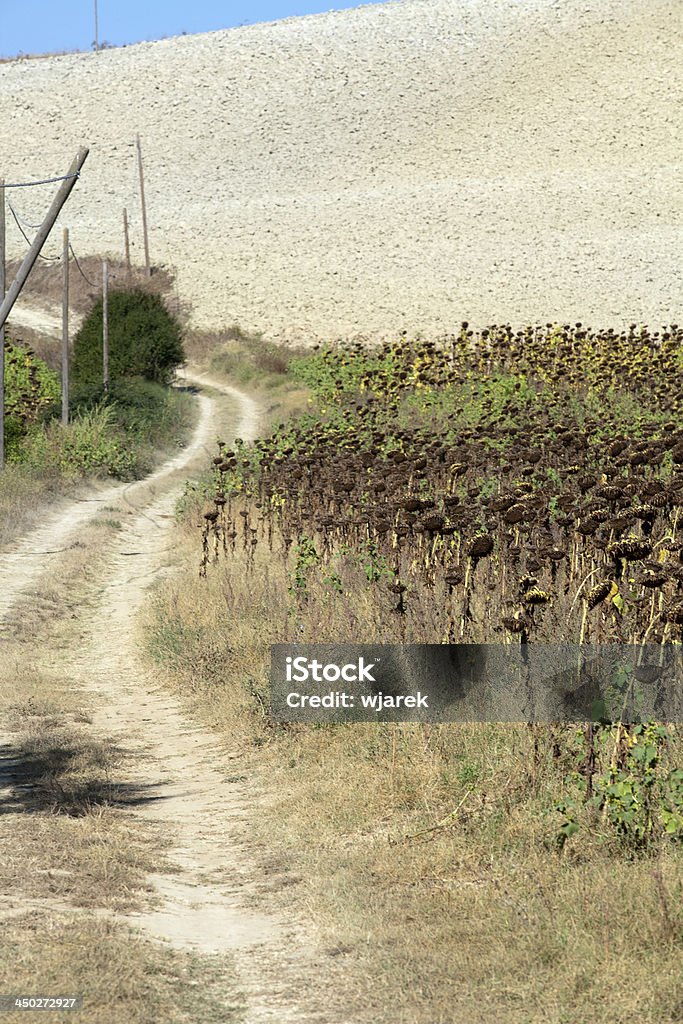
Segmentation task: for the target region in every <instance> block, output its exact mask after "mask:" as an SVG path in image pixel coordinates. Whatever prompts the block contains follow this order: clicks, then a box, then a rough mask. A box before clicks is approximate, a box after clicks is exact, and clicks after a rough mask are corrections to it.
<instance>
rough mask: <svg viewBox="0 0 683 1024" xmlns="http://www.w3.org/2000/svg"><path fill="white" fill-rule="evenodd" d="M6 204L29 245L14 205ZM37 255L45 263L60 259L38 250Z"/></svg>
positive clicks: (57, 261) (28, 239)
mask: <svg viewBox="0 0 683 1024" xmlns="http://www.w3.org/2000/svg"><path fill="white" fill-rule="evenodd" d="M72 177H73V175H72ZM7 205H8V206H9V209H10V213H11V214H12V216H13V217H14V221H15V223H16V225H17V227H18V228H19V230H20V231H21V233H22V235H23V236H24V240H25V241H26V243H27V244H28V245H31V239H30V238H29V237H28V235H27V234H26V232H25V231H24V229H23V228H22V226H21V221H20V220H19V217H18V216H17V214H16V211H15V209H14V207H13V206H12V204H11V203H10V202H9V200H8V201H7ZM30 226H31V225H29V227H30ZM38 256H39V257H40V259H41V260H45V262H46V263H59V259H60V257H59V256H43V254H42V253H40V252H39V253H38Z"/></svg>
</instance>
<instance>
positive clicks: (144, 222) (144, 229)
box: [135, 135, 152, 277]
mask: <svg viewBox="0 0 683 1024" xmlns="http://www.w3.org/2000/svg"><path fill="white" fill-rule="evenodd" d="M135 145H136V147H137V151H138V171H139V173H140V203H141V205H142V235H143V239H144V243H145V273H146V274H147V277H151V276H152V268H151V266H150V263H149V238H148V237H147V208H146V206H145V179H144V175H143V173H142V147H141V146H140V136H139V135H136V136H135Z"/></svg>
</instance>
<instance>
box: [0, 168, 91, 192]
mask: <svg viewBox="0 0 683 1024" xmlns="http://www.w3.org/2000/svg"><path fill="white" fill-rule="evenodd" d="M80 176H81V175H80V173H79V172H78V171H76V173H75V174H61V175H60V176H59V177H57V178H42V179H41V180H40V181H19V182H13V183H12V184H10V185H3V188H33V186H34V185H51V184H52V182H53V181H68V180H69V179H70V178H80Z"/></svg>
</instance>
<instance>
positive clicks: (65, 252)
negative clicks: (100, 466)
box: [62, 228, 69, 426]
mask: <svg viewBox="0 0 683 1024" xmlns="http://www.w3.org/2000/svg"><path fill="white" fill-rule="evenodd" d="M62 237H63V247H62V423H63V424H64V426H66V425H67V423H68V422H69V229H68V228H64V234H63V236H62Z"/></svg>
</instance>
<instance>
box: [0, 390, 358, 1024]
mask: <svg viewBox="0 0 683 1024" xmlns="http://www.w3.org/2000/svg"><path fill="white" fill-rule="evenodd" d="M180 377H181V380H182V381H184V382H185V383H187V384H199V385H200V386H202V387H211V388H213V389H215V390H216V391H218V392H220V393H221V394H223V395H224V396H226V397H227V398H229V399H230V400H232V401H233V402H234V403H236V405H237V408H238V410H239V412H238V414H237V415H236V416H234V417H233V426H232V429H231V430H229V431H228V430H224V429H222V431H221V432H222V433H223V434H224V435H225V436H226V437H227V436H238V435H239V436H241V437H243V438H244V439H245V440H247V439H250V438H253V437H254V436H255V433H256V429H257V420H258V410H257V407H256V404H255V403H254V402H253V401H252V400H251V399H250V398H249V397H248V396H246V395H244V394H242V393H241V392H239V391H237V390H236V389H234V388H230V387H227V386H226V385H223V384H221V383H220V382H218V381H216V380H214V379H212V378H210V377H208V376H207V375H201V376H200V375H197V374H196V373H194V372H193V371H191V370H187V371H185V372H184V373H183V374H182V375H180ZM198 402H199V404H200V418H199V423H198V425H197V427H196V429H195V431H194V435H193V438H192V441H191V443H190V444H189V445H188V446H187V448H186V449H185V450H184V451H182V452H180V453H179V454H178V455H177V456H175V457H174V458H172V459H170V460H168V462H166V463H165V464H164V465H163V466H162V467H161V468H160V469H159V470H157V471H156V472H155V473H154V474H152V475H151V476H150V477H148V478H147V479H145V480H143V481H140V482H139V483H136V484H134V485H116V486H112V487H107V488H105V489H103V490H102V491H100V492H99V493H98V494H97V496H96V497H95V498H91V499H87V500H83V501H75V502H71V503H69V504H68V505H66V507H64V508H62V509H61V510H60V511H58V512H57V513H55V514H54V515H52V516H51V517H50V518H49V519H48V520H47V521H46V522H45V523H44V525H43V526H42V527H40V528H39V529H38V530H35V531H33V533H32V534H31V535H30V536H28V537H26V538H25V539H24V540H22V541H21V542H20V543H19V544H18V545H17V546H16V547H15V548H14V550H13V551H11V552H9V553H8V554H5V555H3V556H2V561H1V562H0V588H1V597H0V628H2V626H3V625H4V626H5V628H7V625H8V621H9V620H10V617H11V614H12V610H13V608H14V607H15V606H16V605H17V603H18V602H19V601H20V599H21V598H23V597H26V596H30V595H31V594H32V593H35V592H36V591H37V590H39V588H40V585H41V577H43V575H44V574H45V573H47V572H50V573H54V572H57V571H58V570H59V558H58V554H59V550H60V549H64V548H66V547H68V546H69V544H70V543H73V542H74V540H75V539H77V536H78V532H79V530H80V529H81V528H82V526H83V525H85V524H86V523H87V522H88V521H89V519H91V518H93V517H94V516H95V515H96V514H97V512H98V511H99V510H100V508H101V506H102V504H119V505H120V504H122V503H125V504H126V505H127V506H128V508H129V509H132V510H133V514H132V515H130V516H129V517H128V521H127V522H125V523H124V525H123V528H122V529H121V531H120V532H119V534H118V535H117V537H116V538H115V540H114V541H113V542H112V544H111V548H110V551H109V553H108V555H107V557H106V564H105V568H104V569H103V570H102V572H101V573H100V574H99V578H98V580H97V583H96V587H97V593H98V594H99V595H100V596H99V598H98V599H96V600H94V601H86V602H85V604H84V605H83V607H82V608H81V610H80V612H79V618H80V622H79V623H78V627H79V632H80V643H79V645H78V648H77V649H71V650H69V651H67V652H64V650H60V652H59V658H60V670H61V671H63V672H64V673H66V674H67V675H68V676H69V677H70V678H73V679H74V681H75V682H76V684H77V685H79V686H82V687H83V688H84V690H85V691H86V692H89V693H91V694H95V695H96V696H97V698H98V699H97V701H96V705H97V710H96V711H95V713H94V714H93V728H94V729H95V730H96V731H97V732H100V733H105V734H106V735H109V736H112V737H114V739H115V741H116V742H117V743H118V744H119V745H120V747H121V748H123V749H124V750H125V751H126V752H127V754H128V755H129V756H128V763H127V765H126V770H127V775H128V777H129V779H130V781H137V782H138V783H139V784H140V785H142V786H143V787H145V788H146V789H147V790H148V791H149V792H150V793H152V794H153V797H152V798H151V799H150V800H149V801H147V802H144V803H143V804H142V805H141V806H140V807H138V808H136V814H138V815H139V816H140V817H141V818H143V819H144V820H146V821H150V822H153V823H155V824H157V825H161V826H162V828H163V830H164V832H166V833H167V834H168V835H169V836H170V837H171V839H172V844H173V845H172V848H171V849H170V850H169V852H168V856H169V858H170V860H171V861H172V862H173V863H174V865H175V869H174V871H173V873H168V874H158V875H155V876H152V877H151V878H150V882H151V883H152V885H153V886H154V890H155V894H156V896H157V897H158V901H157V902H158V906H156V907H155V908H154V909H151V910H146V911H143V912H139V913H132V914H129V915H127V916H125V917H124V918H119V919H120V920H121V919H122V920H124V921H126V922H127V923H128V924H130V925H131V926H134V927H136V928H139V929H141V930H142V931H143V932H145V933H146V934H147V935H148V936H150V937H153V938H155V939H157V940H160V941H163V942H166V943H170V944H171V945H172V946H174V947H176V948H182V949H192V950H195V951H197V952H199V953H202V954H206V955H212V954H219V953H225V952H229V953H230V955H231V956H232V958H233V960H234V962H235V964H236V968H237V971H238V976H239V982H240V985H241V987H242V990H243V993H244V995H245V998H246V1002H247V1011H246V1016H245V1018H244V1019H245V1024H269V1022H272V1024H275V1022H278V1024H287V1022H297V1024H308V1022H310V1024H328V1022H332V1021H334V1022H335V1024H344V1021H343V1019H342V1017H340V1016H335V1017H332V1016H331V1015H330V1009H329V1007H330V1002H329V989H327V988H326V989H325V991H320V990H319V989H318V987H317V986H312V985H311V984H310V977H311V969H312V968H315V967H316V966H322V965H321V964H320V961H321V955H320V952H319V951H318V950H317V948H316V942H315V939H314V938H313V937H312V935H311V933H310V931H309V929H308V927H307V926H305V925H304V924H303V923H302V922H301V921H295V920H290V921H285V920H284V919H283V918H282V917H281V916H279V915H277V914H275V913H263V912H261V911H258V910H255V909H253V908H252V906H251V905H250V897H253V896H254V895H255V893H256V889H257V886H258V882H259V879H258V875H257V869H256V867H255V865H254V863H253V861H252V860H251V859H250V857H249V846H250V835H249V821H250V817H251V815H253V814H254V813H255V807H254V803H255V801H257V800H258V798H257V797H255V795H254V793H253V787H252V791H250V787H249V783H248V780H247V781H239V782H235V781H231V777H230V775H228V774H227V772H226V768H227V769H228V770H229V768H230V765H229V764H227V765H226V762H225V758H224V757H222V758H221V761H222V765H223V767H222V768H221V767H220V766H217V761H218V758H217V755H216V741H215V738H214V737H212V736H211V735H210V734H209V733H208V732H206V731H204V730H203V729H201V728H199V727H197V726H195V725H194V724H193V723H191V722H190V721H189V720H188V718H187V717H186V716H185V714H184V713H183V710H182V707H181V705H180V702H179V701H177V700H176V699H175V698H174V697H173V696H171V695H170V694H168V693H167V692H165V691H163V690H162V689H161V688H160V687H158V686H156V685H155V684H154V682H153V680H152V679H151V678H150V676H149V674H148V673H147V672H146V669H145V666H144V664H143V662H142V659H141V657H140V654H139V651H138V649H137V645H136V639H135V621H136V617H137V614H138V612H139V610H140V608H141V606H142V604H143V602H144V600H145V598H146V595H147V591H148V587H149V585H150V584H151V583H152V582H154V581H155V580H158V579H160V578H162V577H163V576H164V574H166V573H168V572H170V571H172V567H173V557H174V553H173V550H172V548H171V547H170V543H169V534H170V530H171V527H172V522H173V509H174V506H175V502H176V501H177V498H178V496H179V494H180V491H181V486H182V482H183V481H184V480H185V479H186V477H187V476H188V474H189V473H190V472H192V471H193V470H196V469H197V468H198V465H200V464H205V454H204V453H206V452H207V450H208V445H209V444H210V442H211V440H212V428H213V425H214V422H215V418H216V412H217V400H216V399H215V398H210V397H208V396H207V395H206V394H200V395H199V396H198ZM48 551H50V552H52V553H51V554H46V552H48ZM53 558H55V562H53V561H52V559H53ZM94 586H95V584H93V587H94ZM41 660H44V661H45V662H46V663H49V661H50V652H49V650H47V651H44V652H43V653H42V656H41ZM232 779H233V780H234V776H233V777H232ZM256 810H257V808H256ZM217 876H218V877H220V879H221V881H220V882H216V881H215V878H216V877H217ZM226 878H227V879H228V881H227V882H226V881H224V880H225V879H226ZM252 902H253V901H252ZM325 966H326V968H327V969H326V972H325V973H326V976H327V981H328V982H329V966H327V965H325Z"/></svg>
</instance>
